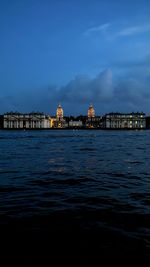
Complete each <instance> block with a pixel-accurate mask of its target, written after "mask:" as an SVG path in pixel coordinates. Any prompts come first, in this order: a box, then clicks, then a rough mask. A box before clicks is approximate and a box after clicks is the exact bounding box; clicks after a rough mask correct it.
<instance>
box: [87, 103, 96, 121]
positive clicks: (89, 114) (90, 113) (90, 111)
mask: <svg viewBox="0 0 150 267" xmlns="http://www.w3.org/2000/svg"><path fill="white" fill-rule="evenodd" d="M94 117H95V110H94V108H93V106H92V104H91V105H90V106H89V108H88V118H94Z"/></svg>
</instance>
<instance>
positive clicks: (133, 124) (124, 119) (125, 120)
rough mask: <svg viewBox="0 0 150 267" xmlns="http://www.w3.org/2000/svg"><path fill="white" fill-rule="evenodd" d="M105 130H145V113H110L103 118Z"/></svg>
mask: <svg viewBox="0 0 150 267" xmlns="http://www.w3.org/2000/svg"><path fill="white" fill-rule="evenodd" d="M103 124H104V128H110V129H118V128H119V129H120V128H123V129H124V128H125V129H142V128H143V129H144V128H146V116H145V113H143V112H136V113H135V112H133V113H108V114H106V115H105V116H104V117H103Z"/></svg>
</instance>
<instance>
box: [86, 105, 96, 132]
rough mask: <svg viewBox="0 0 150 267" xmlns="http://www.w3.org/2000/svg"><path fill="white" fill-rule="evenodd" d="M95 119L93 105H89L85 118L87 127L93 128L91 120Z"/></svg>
mask: <svg viewBox="0 0 150 267" xmlns="http://www.w3.org/2000/svg"><path fill="white" fill-rule="evenodd" d="M94 117H95V110H94V108H93V105H92V104H91V105H90V106H89V108H88V118H87V123H86V125H87V127H89V128H93V127H94V125H93V119H94Z"/></svg>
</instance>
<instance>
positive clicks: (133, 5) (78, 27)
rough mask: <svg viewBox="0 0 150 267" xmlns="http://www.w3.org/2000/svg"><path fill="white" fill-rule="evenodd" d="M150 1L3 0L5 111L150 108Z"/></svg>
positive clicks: (0, 109) (0, 85) (1, 100)
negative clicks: (60, 106) (89, 106)
mask: <svg viewBox="0 0 150 267" xmlns="http://www.w3.org/2000/svg"><path fill="white" fill-rule="evenodd" d="M149 13H150V3H149V1H146V0H143V1H141V0H139V1H134V0H133V1H129V0H127V1H119V0H114V1H110V0H106V1H104V0H102V1H97V0H94V1H88V0H87V1H84V0H82V1H75V0H72V1H69V0H64V1H59V0H57V1H48V0H44V1H42V0H36V1H34V0H30V1H29V0H26V1H24V0H22V1H19V0H13V1H10V0H6V1H1V3H0V34H1V43H0V57H1V64H0V73H1V81H0V91H1V94H0V113H4V112H6V111H7V110H20V111H21V112H28V111H29V110H39V111H44V112H48V111H49V103H51V110H52V113H54V112H55V106H56V105H57V103H58V102H61V103H64V104H65V107H66V108H65V109H66V115H68V114H70V113H73V114H74V115H77V114H80V113H83V112H84V110H86V107H87V103H90V102H92V103H95V110H96V111H97V113H107V112H109V111H110V110H114V111H116V110H117V111H119V112H125V111H126V110H127V112H132V111H133V110H143V111H144V112H146V113H150V109H149V101H150V93H149V88H150V63H149V62H150V60H149V59H150V37H149V32H150V19H149Z"/></svg>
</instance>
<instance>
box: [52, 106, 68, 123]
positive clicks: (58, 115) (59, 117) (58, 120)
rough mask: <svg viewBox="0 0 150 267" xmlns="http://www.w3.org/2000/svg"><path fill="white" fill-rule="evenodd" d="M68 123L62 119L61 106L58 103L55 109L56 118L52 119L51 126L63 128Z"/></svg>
mask: <svg viewBox="0 0 150 267" xmlns="http://www.w3.org/2000/svg"><path fill="white" fill-rule="evenodd" d="M67 126H68V125H66V121H65V119H64V111H63V108H62V106H61V105H60V104H59V105H58V107H57V109H56V118H53V119H52V128H65V127H67Z"/></svg>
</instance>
